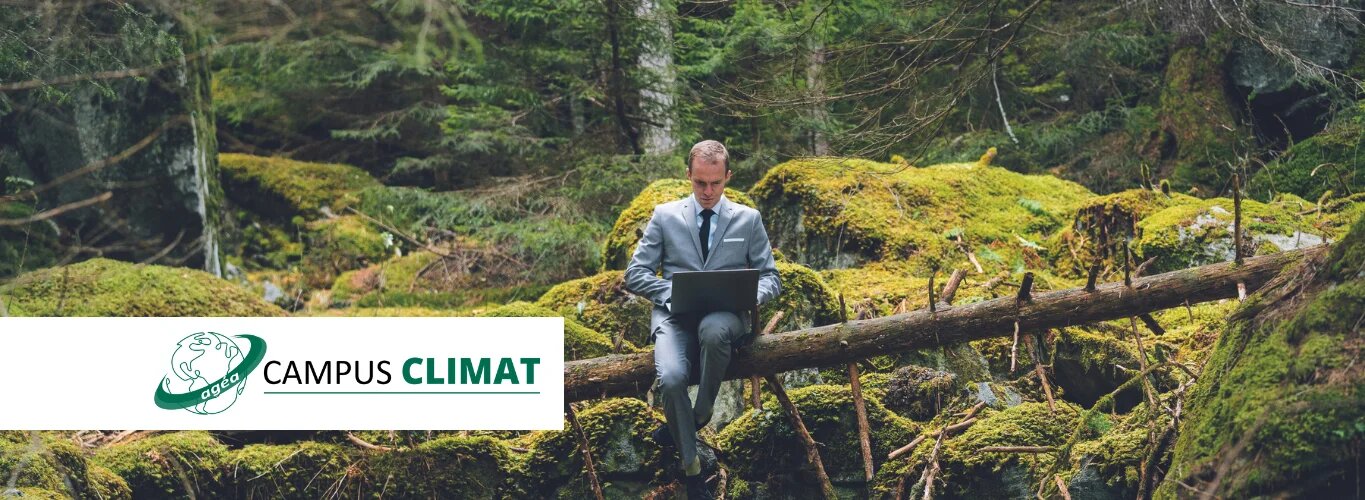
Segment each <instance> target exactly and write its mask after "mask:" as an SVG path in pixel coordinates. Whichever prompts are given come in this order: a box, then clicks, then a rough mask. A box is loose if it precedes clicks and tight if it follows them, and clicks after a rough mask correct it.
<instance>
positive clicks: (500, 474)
mask: <svg viewBox="0 0 1365 500" xmlns="http://www.w3.org/2000/svg"><path fill="white" fill-rule="evenodd" d="M510 463H511V458H510V456H509V452H508V450H507V445H505V444H503V443H502V442H501V441H499V440H497V439H495V438H491V437H488V436H477V437H459V436H447V437H442V438H437V439H434V440H431V441H427V442H425V443H422V444H420V445H417V446H415V447H412V448H401V449H397V450H393V451H388V452H383V453H378V454H376V455H374V456H372V457H371V458H370V460H369V467H368V469H367V470H366V471H365V476H366V480H367V482H368V484H367V485H366V486H365V488H364V490H365V492H364V493H366V494H372V493H371V492H374V491H383V492H384V493H383V494H382V495H381V496H388V495H393V497H394V498H502V497H504V496H506V495H505V493H504V491H505V490H506V489H507V477H508V474H509V473H508V470H509V469H510V467H511V465H510Z"/></svg>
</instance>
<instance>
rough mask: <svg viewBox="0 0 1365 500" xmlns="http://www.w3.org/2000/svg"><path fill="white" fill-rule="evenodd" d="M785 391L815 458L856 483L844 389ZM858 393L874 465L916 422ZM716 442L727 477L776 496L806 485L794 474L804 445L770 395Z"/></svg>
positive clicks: (858, 461)
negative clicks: (863, 404) (808, 436)
mask: <svg viewBox="0 0 1365 500" xmlns="http://www.w3.org/2000/svg"><path fill="white" fill-rule="evenodd" d="M789 395H790V397H791V400H792V403H793V404H795V405H796V407H797V409H798V410H800V412H801V420H802V421H803V422H804V423H805V425H806V427H807V429H809V430H810V432H811V435H812V436H813V437H814V438H815V441H816V442H817V443H820V460H821V462H823V463H824V465H825V472H826V473H827V474H829V477H830V480H831V481H833V482H836V483H840V484H850V483H853V484H862V483H863V482H864V479H863V465H862V464H863V461H862V452H861V450H860V449H859V446H858V422H857V416H856V415H855V414H854V409H853V396H852V394H851V391H850V389H849V388H848V387H847V386H833V385H813V386H808V387H802V388H800V389H795V390H792V391H791V392H790V393H789ZM864 396H866V397H865V402H866V407H867V420H868V425H869V427H870V428H871V429H872V433H871V436H870V444H871V446H872V457H873V459H874V461H875V464H876V465H878V466H880V464H881V463H882V462H883V461H884V460H885V457H886V455H887V454H888V453H890V452H891V451H892V450H894V449H896V448H899V447H901V446H903V445H905V443H908V442H910V439H912V438H913V434H914V432H916V431H917V430H918V429H919V426H918V425H917V424H915V423H914V422H912V421H910V420H909V419H906V418H904V417H901V416H898V415H896V414H895V413H892V412H891V411H890V410H887V409H886V407H884V406H882V403H881V401H879V400H877V399H876V398H875V397H873V396H874V395H873V394H872V393H868V394H865V395H864ZM716 444H717V446H718V447H719V448H720V450H721V451H723V452H725V456H726V457H727V458H728V463H729V465H730V466H731V474H732V475H731V477H732V478H734V477H736V475H737V476H738V477H740V478H742V479H744V480H746V481H749V482H752V483H762V484H765V485H766V486H767V487H768V488H769V489H770V490H773V491H774V492H775V494H778V495H779V496H781V495H783V494H784V493H782V492H783V491H785V492H786V493H785V494H788V495H797V496H800V493H801V492H802V491H803V490H801V489H800V488H805V487H808V486H803V485H802V483H803V481H802V480H801V479H799V477H798V474H800V471H802V470H805V469H806V466H805V461H806V458H805V457H806V455H805V449H804V448H803V447H802V445H801V442H800V439H798V438H797V436H796V431H795V430H793V429H792V427H791V424H790V423H789V421H788V418H787V414H786V412H785V411H783V410H782V408H781V407H780V406H779V405H778V404H777V401H776V400H775V399H773V398H771V397H769V398H767V399H765V401H764V403H763V408H762V409H761V410H750V411H748V412H745V413H744V414H743V415H741V416H740V417H739V418H738V419H736V420H735V421H734V422H731V423H730V425H728V426H726V427H725V429H723V430H721V432H720V433H719V434H718V435H717V436H716Z"/></svg>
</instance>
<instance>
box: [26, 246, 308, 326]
mask: <svg viewBox="0 0 1365 500" xmlns="http://www.w3.org/2000/svg"><path fill="white" fill-rule="evenodd" d="M0 297H4V300H5V303H6V305H7V306H8V307H9V313H10V314H11V315H13V316H283V315H284V311H283V310H282V309H280V308H278V307H276V306H274V305H271V304H269V303H266V302H265V301H263V300H261V299H260V297H258V296H256V295H254V294H252V293H250V292H248V291H246V290H244V289H242V288H240V287H238V286H237V285H234V284H232V283H230V282H228V281H226V280H223V279H220V278H217V277H215V276H213V275H210V274H208V273H205V272H203V271H196V270H192V269H184V268H174V267H163V266H154V265H137V264H129V263H126V262H118V261H113V260H108V259H93V260H88V261H85V262H81V263H79V264H72V265H69V266H64V267H58V268H50V269H44V270H42V271H35V272H32V273H28V274H25V275H23V276H20V277H18V278H15V280H14V281H12V282H10V283H9V284H7V285H5V286H4V287H0Z"/></svg>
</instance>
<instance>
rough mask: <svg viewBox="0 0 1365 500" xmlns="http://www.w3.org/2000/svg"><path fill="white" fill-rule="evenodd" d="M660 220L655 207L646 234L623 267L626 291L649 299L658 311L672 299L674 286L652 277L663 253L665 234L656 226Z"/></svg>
mask: <svg viewBox="0 0 1365 500" xmlns="http://www.w3.org/2000/svg"><path fill="white" fill-rule="evenodd" d="M659 217H660V216H659V207H657V206H656V207H654V214H653V215H651V216H650V217H649V224H647V225H645V234H644V235H643V236H641V237H640V242H639V243H637V244H636V245H635V254H634V255H633V256H631V258H630V265H629V266H626V290H630V292H631V293H634V294H636V295H640V296H642V297H644V298H647V299H649V301H650V302H653V303H654V304H655V305H657V306H659V307H667V306H666V305H665V304H666V303H667V302H668V299H669V298H670V297H672V296H673V283H672V282H671V281H669V280H666V279H663V278H660V277H658V276H656V275H655V273H657V272H658V269H659V264H660V262H661V261H662V260H663V253H664V230H663V228H662V227H660V226H659Z"/></svg>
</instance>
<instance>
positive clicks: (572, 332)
mask: <svg viewBox="0 0 1365 500" xmlns="http://www.w3.org/2000/svg"><path fill="white" fill-rule="evenodd" d="M483 316H492V317H559V316H560V314H559V313H558V312H555V311H552V310H550V309H547V308H544V307H541V306H538V305H535V304H532V303H529V302H513V303H511V304H507V305H505V306H501V307H497V308H494V309H491V310H488V311H486V312H484V313H483ZM614 346H615V344H614V342H613V340H612V339H611V338H610V337H608V336H607V335H606V334H603V333H600V332H598V331H596V330H593V329H592V328H588V327H586V326H583V324H582V323H579V322H578V321H576V320H574V319H573V318H568V317H566V318H564V360H565V361H569V360H574V359H584V358H595V357H598V356H606V355H608V354H612V352H613V350H614ZM635 350H636V349H635V346H634V345H633V344H631V343H630V341H627V340H622V341H621V349H620V352H623V353H628V352H635Z"/></svg>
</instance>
